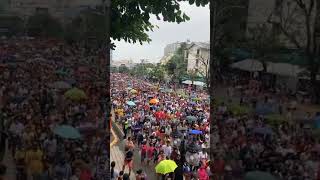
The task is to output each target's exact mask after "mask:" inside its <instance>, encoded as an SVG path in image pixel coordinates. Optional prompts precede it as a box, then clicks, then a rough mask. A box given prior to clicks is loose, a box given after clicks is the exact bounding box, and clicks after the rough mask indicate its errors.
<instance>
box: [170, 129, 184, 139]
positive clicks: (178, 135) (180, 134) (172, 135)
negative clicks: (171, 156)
mask: <svg viewBox="0 0 320 180" xmlns="http://www.w3.org/2000/svg"><path fill="white" fill-rule="evenodd" d="M182 136H183V135H182V133H180V132H179V131H178V130H174V131H173V132H172V133H171V137H173V138H176V139H178V138H181V137H182Z"/></svg>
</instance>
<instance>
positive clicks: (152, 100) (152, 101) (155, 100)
mask: <svg viewBox="0 0 320 180" xmlns="http://www.w3.org/2000/svg"><path fill="white" fill-rule="evenodd" d="M158 102H159V100H158V99H155V98H154V99H151V100H150V101H149V103H150V104H157V103H158Z"/></svg>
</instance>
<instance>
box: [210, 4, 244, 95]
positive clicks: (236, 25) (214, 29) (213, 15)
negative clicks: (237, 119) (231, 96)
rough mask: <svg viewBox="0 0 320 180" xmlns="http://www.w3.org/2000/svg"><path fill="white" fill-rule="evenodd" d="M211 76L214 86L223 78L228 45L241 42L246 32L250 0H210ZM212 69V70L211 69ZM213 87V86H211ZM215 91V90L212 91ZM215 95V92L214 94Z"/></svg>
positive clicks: (231, 45)
mask: <svg viewBox="0 0 320 180" xmlns="http://www.w3.org/2000/svg"><path fill="white" fill-rule="evenodd" d="M209 7H210V65H209V67H210V69H209V71H210V73H209V74H210V77H211V81H213V82H211V84H210V87H213V86H214V85H215V84H217V83H216V82H218V79H221V74H222V71H223V69H221V66H220V65H223V64H225V60H226V59H227V58H226V57H227V54H225V49H226V48H227V47H236V46H238V45H239V44H241V41H242V40H243V37H244V36H245V33H246V21H247V19H246V17H247V16H246V14H247V7H248V1H244V0H228V1H223V0H210V6H209ZM211 69H212V70H211ZM210 89H212V88H210ZM212 93H213V92H212ZM212 95H213V94H212Z"/></svg>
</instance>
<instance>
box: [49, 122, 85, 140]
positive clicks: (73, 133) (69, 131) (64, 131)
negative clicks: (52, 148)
mask: <svg viewBox="0 0 320 180" xmlns="http://www.w3.org/2000/svg"><path fill="white" fill-rule="evenodd" d="M53 132H54V134H56V135H58V136H60V137H62V138H67V139H79V138H81V135H80V133H79V130H77V129H76V128H74V127H72V126H68V125H61V126H57V127H56V128H55V129H54V130H53Z"/></svg>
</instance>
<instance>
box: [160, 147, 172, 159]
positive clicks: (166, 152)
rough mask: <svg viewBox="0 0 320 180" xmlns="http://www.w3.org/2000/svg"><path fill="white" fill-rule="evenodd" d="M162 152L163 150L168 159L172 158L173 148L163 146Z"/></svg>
mask: <svg viewBox="0 0 320 180" xmlns="http://www.w3.org/2000/svg"><path fill="white" fill-rule="evenodd" d="M162 150H163V152H164V154H165V155H166V156H167V157H170V156H171V152H172V147H171V146H167V145H163V146H162Z"/></svg>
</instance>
